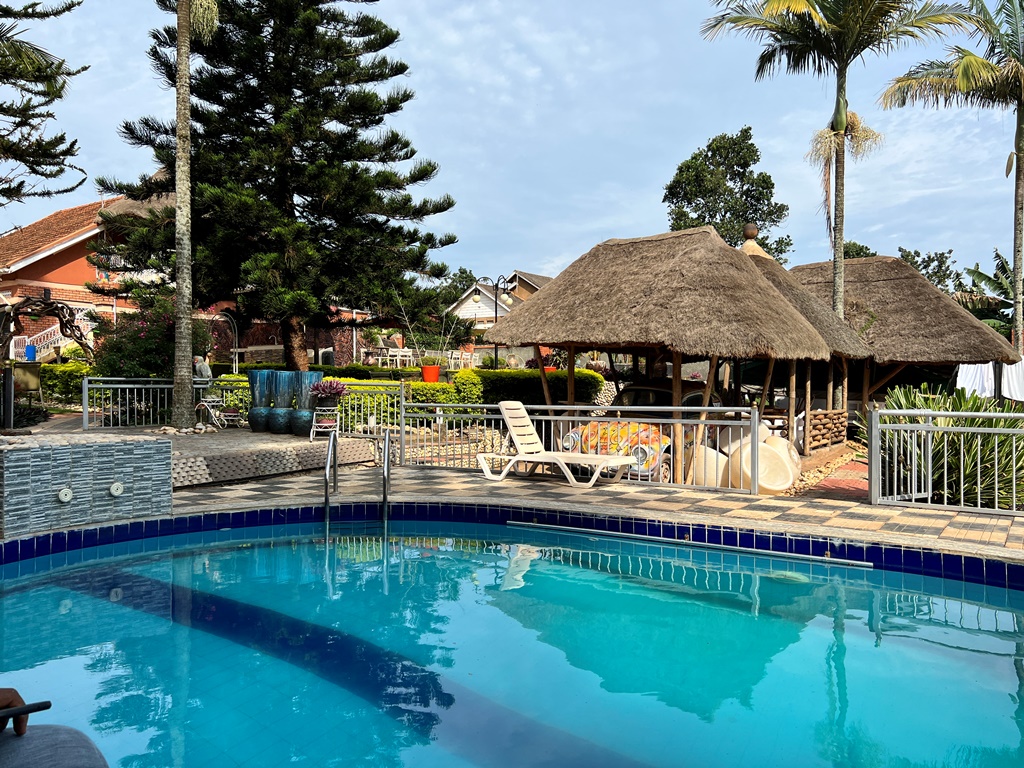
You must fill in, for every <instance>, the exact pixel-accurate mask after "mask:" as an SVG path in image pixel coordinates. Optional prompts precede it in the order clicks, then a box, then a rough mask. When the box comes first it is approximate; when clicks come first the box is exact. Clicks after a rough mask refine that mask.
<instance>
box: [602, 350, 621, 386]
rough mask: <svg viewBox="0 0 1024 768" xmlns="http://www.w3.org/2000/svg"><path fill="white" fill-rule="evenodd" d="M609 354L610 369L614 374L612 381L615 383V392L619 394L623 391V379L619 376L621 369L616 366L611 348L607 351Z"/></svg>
mask: <svg viewBox="0 0 1024 768" xmlns="http://www.w3.org/2000/svg"><path fill="white" fill-rule="evenodd" d="M605 354H606V355H608V369H609V371H610V372H611V375H612V383H613V384H614V385H615V394H616V395H617V394H619V392H621V391H622V380H621V379H620V378H619V369H618V368H616V367H615V361H614V360H613V359H612V353H611V350H609V351H607V352H605Z"/></svg>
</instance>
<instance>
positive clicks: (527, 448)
mask: <svg viewBox="0 0 1024 768" xmlns="http://www.w3.org/2000/svg"><path fill="white" fill-rule="evenodd" d="M498 408H499V409H500V410H501V416H502V418H504V419H505V424H506V425H507V426H508V432H509V436H510V437H511V438H512V442H513V443H514V444H515V447H516V453H515V454H513V455H509V454H503V453H478V454H477V455H476V460H477V463H478V464H479V465H480V469H482V470H483V471H484V477H486V478H487V479H488V480H504V479H505V477H506V476H507V475H508V473H509V472H511V471H512V469H513V468H514V467H516V466H517V465H519V464H525V465H527V467H528V469H527V472H526V474H527V475H532V474H533V473H534V472H536V471H537V469H538V468H540V467H541V466H543V465H546V464H548V465H551V464H553V465H554V466H556V467H558V468H559V469H560V470H562V474H563V475H565V479H566V480H568V481H569V484H570V485H572V486H573V487H575V488H592V487H593V486H594V483H596V482H597V481H598V479H605V480H607V481H608V482H611V483H614V482H617V481H618V480H620V479H621V478H622V475H623V473H624V472H625V471H626V470H627V469H628V468H629V467H630V466H633V465H635V464H636V459H635V458H633V457H632V456H608V455H603V454H593V453H570V452H569V451H548V450H545V449H544V444H543V443H542V442H541V439H540V437H539V436H538V435H537V430H536V428H535V427H534V426H533V421H531V419H530V415H529V414H528V413H527V412H526V408H524V407H523V404H522V403H520V402H519V401H518V400H503V401H502V402H500V403H498ZM491 462H505V463H506V466H505V468H504V469H503V470H502V471H501V472H500V473H499V474H495V473H494V472H492V471H491V466H490V465H491ZM570 464H575V465H578V466H586V467H589V468H590V471H591V476H590V480H589V481H587V482H580V481H579V480H577V479H576V478H575V477H574V476H573V474H572V471H571V470H570V469H569V465H570ZM609 470H615V474H614V475H610V476H608V477H605V478H602V475H601V473H602V472H606V471H609Z"/></svg>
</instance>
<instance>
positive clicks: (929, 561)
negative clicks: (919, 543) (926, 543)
mask: <svg viewBox="0 0 1024 768" xmlns="http://www.w3.org/2000/svg"><path fill="white" fill-rule="evenodd" d="M921 562H922V571H923V572H924V575H925V576H942V555H941V554H940V553H938V552H932V551H928V550H926V551H924V552H922V553H921Z"/></svg>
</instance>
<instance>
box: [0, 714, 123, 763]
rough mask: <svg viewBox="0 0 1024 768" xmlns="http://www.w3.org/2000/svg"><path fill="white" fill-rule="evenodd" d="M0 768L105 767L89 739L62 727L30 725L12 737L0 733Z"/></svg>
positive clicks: (7, 731)
mask: <svg viewBox="0 0 1024 768" xmlns="http://www.w3.org/2000/svg"><path fill="white" fill-rule="evenodd" d="M0 768H109V766H108V765H107V761H106V760H104V759H103V755H101V754H100V751H99V750H98V749H97V748H96V745H95V744H93V743H92V741H90V739H89V737H88V736H86V735H85V734H84V733H82V732H81V731H76V730H75V729H74V728H67V727H66V726H63V725H32V724H31V723H30V724H29V726H28V732H27V733H26V734H25V735H24V736H15V735H14V730H13V729H12V728H11V727H10V726H9V725H8V726H7V728H5V729H4V730H3V732H0Z"/></svg>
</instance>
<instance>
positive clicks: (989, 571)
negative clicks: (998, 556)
mask: <svg viewBox="0 0 1024 768" xmlns="http://www.w3.org/2000/svg"><path fill="white" fill-rule="evenodd" d="M985 583H986V584H988V585H989V586H990V587H1005V586H1006V563H1004V562H1003V561H1002V560H986V561H985Z"/></svg>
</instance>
